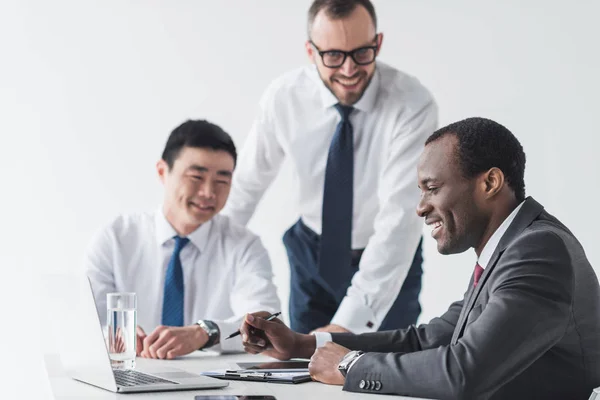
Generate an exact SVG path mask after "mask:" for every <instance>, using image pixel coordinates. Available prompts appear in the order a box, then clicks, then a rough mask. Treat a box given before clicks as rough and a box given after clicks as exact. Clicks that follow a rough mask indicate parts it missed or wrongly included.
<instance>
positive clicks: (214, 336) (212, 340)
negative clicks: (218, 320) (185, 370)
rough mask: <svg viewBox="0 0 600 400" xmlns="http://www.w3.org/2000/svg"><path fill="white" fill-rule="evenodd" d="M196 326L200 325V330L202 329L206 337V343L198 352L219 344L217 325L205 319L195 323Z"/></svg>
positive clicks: (219, 333) (219, 335)
mask: <svg viewBox="0 0 600 400" xmlns="http://www.w3.org/2000/svg"><path fill="white" fill-rule="evenodd" d="M196 324H197V325H200V328H202V329H204V331H205V332H206V334H207V335H208V342H206V343H205V344H204V346H202V347H200V348H199V349H198V350H202V349H207V348H209V347H212V346H214V345H216V344H219V342H220V341H221V331H220V330H219V325H217V324H215V323H214V322H212V321H209V320H207V319H201V320H199V321H198V322H196Z"/></svg>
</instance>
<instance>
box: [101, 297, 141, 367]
mask: <svg viewBox="0 0 600 400" xmlns="http://www.w3.org/2000/svg"><path fill="white" fill-rule="evenodd" d="M106 307H107V314H106V319H107V321H106V326H107V329H108V332H107V334H108V335H107V339H108V341H107V346H108V355H109V357H110V362H111V365H112V367H113V368H114V369H133V368H135V350H136V349H135V347H136V342H137V340H136V332H135V331H136V326H137V316H136V307H137V300H136V297H135V293H108V294H107V295H106Z"/></svg>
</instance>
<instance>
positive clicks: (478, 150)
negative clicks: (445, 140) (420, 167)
mask: <svg viewBox="0 0 600 400" xmlns="http://www.w3.org/2000/svg"><path fill="white" fill-rule="evenodd" d="M446 135H454V136H456V137H457V139H458V148H457V152H456V153H457V158H458V162H459V164H460V166H461V169H462V172H463V176H464V177H465V178H473V177H474V176H476V175H478V174H480V173H482V172H485V171H487V170H489V169H490V168H493V167H496V168H498V169H500V170H501V171H502V172H503V173H504V176H505V178H506V182H507V184H508V186H509V187H510V188H511V189H512V190H513V191H514V193H515V196H516V198H517V200H518V201H523V200H524V199H525V179H524V176H525V152H524V151H523V146H521V143H519V140H518V139H517V138H516V137H515V135H513V134H512V132H511V131H509V130H508V129H507V128H506V127H504V126H503V125H500V124H499V123H497V122H495V121H492V120H491V119H486V118H479V117H474V118H467V119H463V120H462V121H458V122H455V123H453V124H450V125H448V126H445V127H443V128H440V129H438V130H437V131H435V132H434V133H433V134H432V135H431V136H429V138H428V139H427V141H426V142H425V145H427V144H429V143H431V142H433V141H435V140H437V139H439V138H441V137H443V136H446Z"/></svg>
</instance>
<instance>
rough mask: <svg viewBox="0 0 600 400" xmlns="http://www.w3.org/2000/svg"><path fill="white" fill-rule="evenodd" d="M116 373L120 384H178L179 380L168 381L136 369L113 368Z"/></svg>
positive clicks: (129, 385)
mask: <svg viewBox="0 0 600 400" xmlns="http://www.w3.org/2000/svg"><path fill="white" fill-rule="evenodd" d="M113 372H114V374H115V381H116V382H117V385H118V386H127V387H131V386H145V385H155V384H162V383H166V384H173V385H178V383H177V382H173V381H168V380H166V379H162V378H159V377H156V376H152V375H148V374H144V373H143V372H139V371H135V370H132V369H115V370H113Z"/></svg>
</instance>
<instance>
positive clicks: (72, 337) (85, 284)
mask: <svg viewBox="0 0 600 400" xmlns="http://www.w3.org/2000/svg"><path fill="white" fill-rule="evenodd" d="M58 281H59V282H58V283H59V285H58V286H59V287H53V288H52V289H53V296H52V297H53V299H52V300H53V301H54V300H56V301H57V303H56V304H54V305H53V310H54V312H53V313H52V314H53V322H54V324H53V325H54V328H55V332H56V335H57V339H58V340H57V342H58V347H59V353H60V358H61V361H62V364H63V367H64V369H65V371H66V372H67V374H68V375H69V376H71V377H72V378H73V379H76V380H78V381H81V382H84V383H87V384H90V385H94V386H97V387H99V388H102V389H106V390H110V391H111V392H116V393H136V392H156V391H169V390H190V389H215V388H223V387H226V386H227V385H228V383H227V382H223V381H221V380H218V379H215V378H210V377H206V376H201V375H197V374H193V373H190V372H186V371H183V370H180V369H175V368H164V367H159V366H156V367H155V368H151V369H141V368H140V369H138V368H136V369H134V370H113V369H112V367H111V363H110V359H109V357H108V350H107V348H106V344H105V341H104V335H103V333H102V325H101V323H100V320H99V318H98V313H97V311H96V303H95V300H94V295H93V292H92V287H91V284H90V281H89V279H88V278H87V276H85V275H69V276H62V277H60V278H58ZM55 286H56V285H55Z"/></svg>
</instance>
